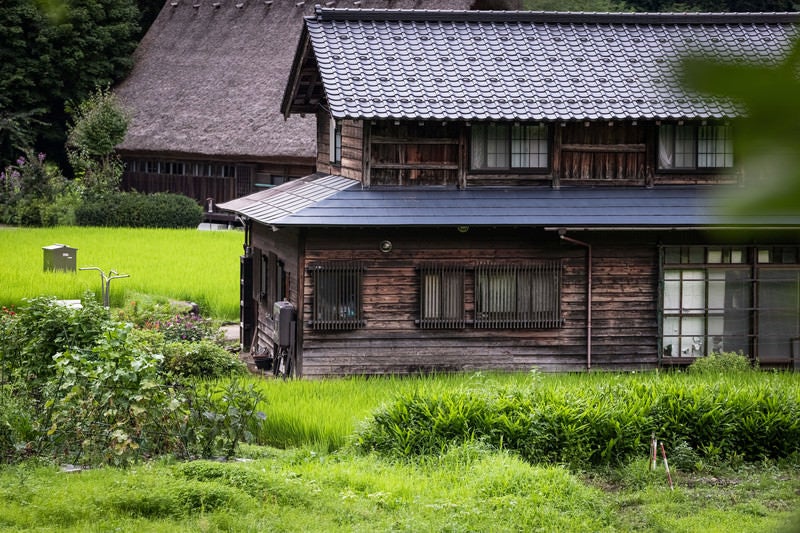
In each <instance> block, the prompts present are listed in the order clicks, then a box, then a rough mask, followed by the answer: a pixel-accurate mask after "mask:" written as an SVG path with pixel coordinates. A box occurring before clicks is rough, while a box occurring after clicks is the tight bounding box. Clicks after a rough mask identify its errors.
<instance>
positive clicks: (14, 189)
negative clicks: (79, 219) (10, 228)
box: [0, 151, 77, 226]
mask: <svg viewBox="0 0 800 533" xmlns="http://www.w3.org/2000/svg"><path fill="white" fill-rule="evenodd" d="M75 190H76V189H75V186H74V185H73V184H72V183H71V182H69V181H67V179H66V178H64V176H63V175H62V174H61V171H60V170H59V168H58V167H57V166H55V165H52V164H50V163H46V162H45V154H43V153H39V154H34V153H33V152H32V151H27V152H26V153H25V155H24V156H21V157H20V158H19V159H17V161H16V165H11V166H9V167H7V168H5V169H4V170H3V171H2V172H0V223H4V224H18V225H21V226H53V225H56V224H58V223H60V222H62V221H67V222H68V221H69V220H70V216H69V213H70V211H71V210H72V209H74V202H75V201H77V197H76V196H75V194H74V193H75Z"/></svg>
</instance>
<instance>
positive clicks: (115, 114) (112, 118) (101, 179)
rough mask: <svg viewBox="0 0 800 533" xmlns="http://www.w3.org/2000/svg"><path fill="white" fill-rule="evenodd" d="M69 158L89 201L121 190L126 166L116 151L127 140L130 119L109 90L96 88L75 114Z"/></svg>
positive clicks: (69, 141) (68, 151)
mask: <svg viewBox="0 0 800 533" xmlns="http://www.w3.org/2000/svg"><path fill="white" fill-rule="evenodd" d="M73 118H74V124H73V126H72V127H71V129H70V132H69V136H68V138H67V155H68V156H69V162H70V164H71V165H72V168H73V170H74V171H75V176H76V178H78V179H80V181H81V184H82V185H83V186H84V188H85V194H86V195H87V196H88V197H89V198H101V199H102V198H103V197H104V196H105V195H106V194H108V193H111V192H115V191H117V190H118V189H119V184H120V181H121V180H122V171H123V165H122V162H121V161H120V159H119V157H118V156H117V155H116V154H115V153H114V148H115V147H116V146H117V145H118V144H119V143H121V142H122V141H123V140H124V139H125V133H126V132H127V130H128V122H129V120H130V119H129V117H128V114H127V113H126V112H125V111H124V110H123V109H122V108H121V106H120V104H119V102H118V101H117V98H116V96H115V95H114V94H113V93H112V92H111V90H110V89H108V88H106V89H105V90H103V89H97V91H95V93H94V94H92V96H91V97H89V98H88V99H86V100H84V101H83V102H81V104H80V105H79V106H78V108H77V110H75V112H74V117H73Z"/></svg>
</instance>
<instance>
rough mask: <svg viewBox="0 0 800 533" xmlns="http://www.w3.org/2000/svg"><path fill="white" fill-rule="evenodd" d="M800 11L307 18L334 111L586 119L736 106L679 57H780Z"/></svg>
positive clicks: (328, 14) (331, 13) (727, 110)
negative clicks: (696, 78) (684, 73)
mask: <svg viewBox="0 0 800 533" xmlns="http://www.w3.org/2000/svg"><path fill="white" fill-rule="evenodd" d="M796 21H797V16H796V15H790V14H692V15H674V14H660V15H659V14H630V13H629V14H590V13H577V14H565V13H532V12H512V13H509V12H459V11H451V12H446V11H439V12H436V11H378V10H347V9H345V10H336V9H333V10H327V9H321V10H319V11H318V12H317V15H316V16H315V17H310V18H309V19H307V21H306V24H307V27H308V32H309V35H310V39H311V43H312V46H313V48H314V53H315V54H316V58H317V61H318V65H319V69H320V73H321V76H322V80H323V84H324V87H325V91H326V94H327V96H328V99H329V104H330V107H331V110H332V112H333V114H334V116H336V117H339V118H344V117H351V118H397V119H402V118H417V117H424V118H432V119H496V120H502V119H506V120H570V119H575V120H582V119H598V118H599V119H623V118H640V119H646V118H725V117H730V116H734V115H737V114H739V113H740V111H739V110H738V109H737V108H736V106H735V105H733V104H732V103H731V102H728V101H724V100H720V99H712V98H709V97H704V98H700V97H697V96H696V95H693V94H690V93H689V92H687V91H685V90H683V89H681V88H680V85H679V83H678V78H677V75H676V73H675V71H674V67H675V65H676V59H677V58H679V57H680V56H681V55H683V54H687V53H697V52H702V53H704V54H706V55H707V56H710V57H719V58H724V57H741V58H746V59H747V60H750V61H755V62H760V63H775V62H777V61H779V60H780V59H781V58H782V56H783V55H784V54H785V52H786V51H787V49H788V47H789V44H790V42H791V39H792V38H793V37H794V36H795V35H796V34H797V28H796V26H795V24H794V23H793V22H796ZM354 76H357V77H358V78H359V79H358V80H357V82H355V81H354V80H353V79H352V78H353V77H354ZM354 94H357V95H358V97H357V98H354V97H353V95H354ZM376 101H380V102H382V103H383V104H384V105H381V106H376V105H373V103H374V102H376ZM522 102H526V104H525V105H522Z"/></svg>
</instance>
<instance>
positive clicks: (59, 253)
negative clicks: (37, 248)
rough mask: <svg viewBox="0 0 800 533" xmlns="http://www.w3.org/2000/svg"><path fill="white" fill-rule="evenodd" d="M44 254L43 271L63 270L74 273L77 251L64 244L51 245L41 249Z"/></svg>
mask: <svg viewBox="0 0 800 533" xmlns="http://www.w3.org/2000/svg"><path fill="white" fill-rule="evenodd" d="M42 251H43V252H44V270H45V271H47V270H64V271H67V272H75V270H76V269H75V267H76V265H77V257H78V249H77V248H72V247H71V246H67V245H66V244H51V245H50V246H44V247H42Z"/></svg>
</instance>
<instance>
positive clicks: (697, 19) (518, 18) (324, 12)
mask: <svg viewBox="0 0 800 533" xmlns="http://www.w3.org/2000/svg"><path fill="white" fill-rule="evenodd" d="M308 19H309V20H316V21H319V22H333V21H447V22H529V23H556V24H559V23H562V24H563V23H578V24H586V23H594V24H796V23H798V22H800V12H746V13H745V12H738V13H723V12H718V13H712V12H708V13H631V12H618V13H612V12H588V11H572V12H562V11H460V10H449V9H353V8H323V7H321V6H319V5H317V6H316V7H315V13H314V15H313V16H310V17H308Z"/></svg>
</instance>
